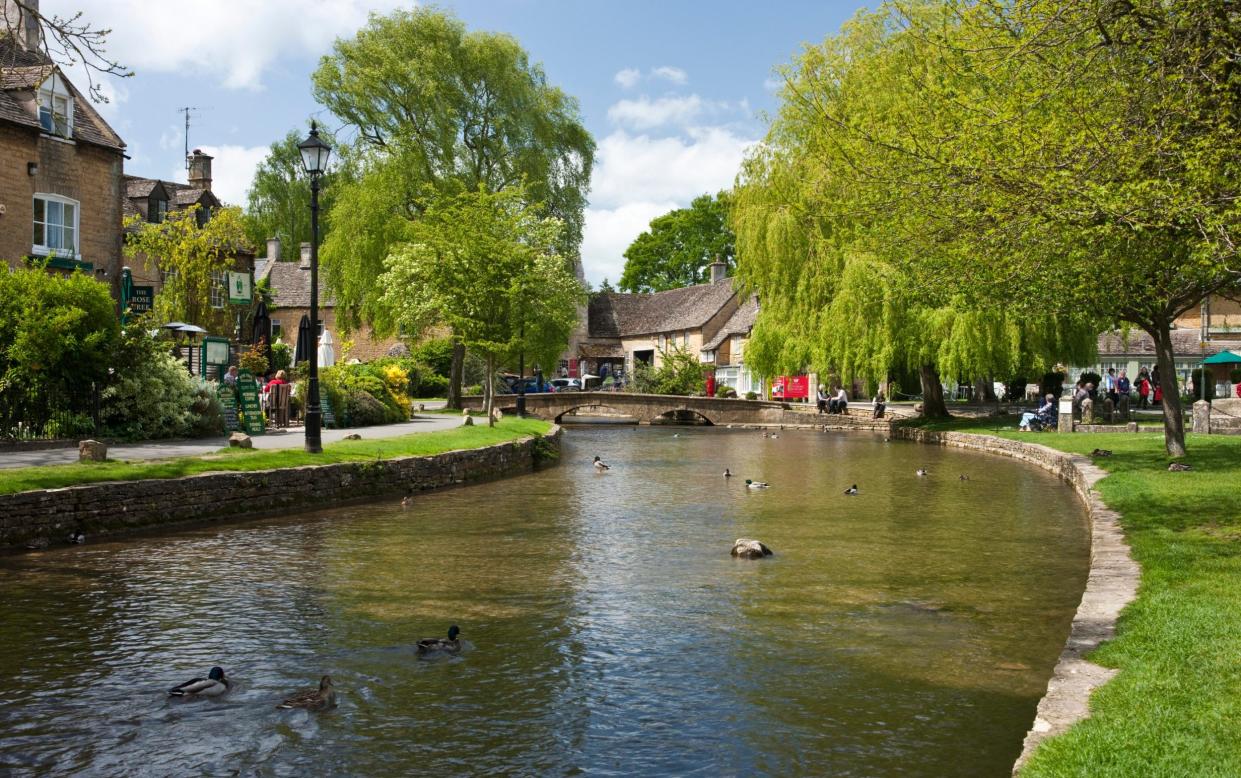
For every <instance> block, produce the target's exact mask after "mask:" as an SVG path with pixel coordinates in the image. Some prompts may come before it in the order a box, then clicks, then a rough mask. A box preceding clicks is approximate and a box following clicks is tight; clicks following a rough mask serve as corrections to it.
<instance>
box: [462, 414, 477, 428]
mask: <svg viewBox="0 0 1241 778" xmlns="http://www.w3.org/2000/svg"><path fill="white" fill-rule="evenodd" d="M461 426H462V427H473V426H474V417H473V416H466V417H465V418H464V419H462V420H461Z"/></svg>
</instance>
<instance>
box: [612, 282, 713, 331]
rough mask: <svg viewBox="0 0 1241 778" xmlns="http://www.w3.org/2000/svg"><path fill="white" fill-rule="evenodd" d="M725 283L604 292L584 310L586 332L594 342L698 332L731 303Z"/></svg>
mask: <svg viewBox="0 0 1241 778" xmlns="http://www.w3.org/2000/svg"><path fill="white" fill-rule="evenodd" d="M733 294H735V293H734V291H733V286H732V284H731V283H730V282H728V281H721V282H720V283H718V284H698V285H696V286H687V287H684V288H682V289H670V290H668V291H666V292H653V293H651V294H624V293H621V292H605V293H600V294H597V295H595V296H594V297H593V298H592V299H591V301H590V307H589V309H588V322H587V325H588V331H589V333H590V336H591V337H596V338H623V337H629V336H632V335H648V334H654V333H659V332H676V331H679V330H694V329H699V328H701V327H702V326H703V325H704V324H706V323H707V321H708V320H710V318H711V317H712V316H714V315H715V314H717V313H719V311H720V309H721V308H723V307H724V306H725V305H727V304H728V301H729V300H731V299H732V297H733Z"/></svg>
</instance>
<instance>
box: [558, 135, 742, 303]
mask: <svg viewBox="0 0 1241 778" xmlns="http://www.w3.org/2000/svg"><path fill="white" fill-rule="evenodd" d="M755 142H756V141H754V140H752V139H749V138H744V137H741V136H740V135H737V134H736V133H734V132H732V131H731V130H729V129H727V128H723V127H699V128H692V129H689V130H687V131H686V132H685V133H684V134H683V135H681V136H677V137H670V138H652V137H650V136H649V135H634V134H630V133H628V132H626V131H624V130H617V131H616V132H613V133H612V134H611V135H608V136H607V137H606V138H604V139H602V140H601V141H600V142H599V147H598V150H597V155H596V157H595V170H594V174H593V175H592V177H591V207H590V208H588V209H587V210H586V223H585V226H584V229H583V235H582V266H583V270H584V271H585V274H586V278H587V280H588V281H590V282H591V283H592V284H594V285H596V286H597V285H598V284H599V283H600V282H601V281H602V280H603V278H604V277H605V276H606V277H607V278H609V279H611V280H612V282H613V283H615V282H616V280H617V279H619V278H620V274H621V271H622V270H623V269H624V267H625V258H624V256H623V254H624V251H625V249H626V248H628V247H629V244H630V243H632V242H633V240H634V238H636V237H638V235H640V234H641V233H642V232H643V231H645V230H646V228H647V227H648V226H649V225H650V221H651V219H653V218H655V217H656V216H659V215H660V214H663V213H667V212H668V211H670V210H672V209H673V208H683V207H685V206H687V205H689V202H690V201H691V200H693V199H694V198H695V197H697V196H698V195H700V194H703V193H705V192H717V191H719V190H721V189H727V188H729V187H731V186H732V184H733V180H734V179H735V178H736V176H737V171H738V170H739V169H740V167H741V159H742V156H743V155H744V154H745V152H746V149H748V148H749V147H750V146H751V145H753V144H754V143H755Z"/></svg>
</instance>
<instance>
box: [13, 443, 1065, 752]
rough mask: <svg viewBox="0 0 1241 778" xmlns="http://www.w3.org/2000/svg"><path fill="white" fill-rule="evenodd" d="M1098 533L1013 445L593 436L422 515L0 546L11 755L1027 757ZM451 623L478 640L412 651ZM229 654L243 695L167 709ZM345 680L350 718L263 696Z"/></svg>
mask: <svg viewBox="0 0 1241 778" xmlns="http://www.w3.org/2000/svg"><path fill="white" fill-rule="evenodd" d="M674 434H675V435H676V437H674ZM595 454H599V455H601V456H603V458H604V459H605V460H607V461H609V462H610V463H611V464H612V466H613V468H612V470H610V471H608V472H606V473H601V474H600V473H596V472H595V471H594V468H593V467H591V466H590V460H591V457H592V456H593V455H595ZM726 466H727V467H729V468H731V469H732V471H733V472H734V473H736V474H737V476H738V477H737V478H734V479H732V481H731V482H725V480H724V479H723V478H722V477H721V475H720V474H721V473H722V472H723V470H724V467H726ZM918 467H926V468H928V469H929V470H930V471H931V476H930V477H928V478H917V477H915V476H914V470H915V469H917V468H918ZM962 473H964V474H968V475H969V480H968V481H962V480H959V478H958V475H959V474H962ZM745 478H753V479H755V480H765V481H769V482H771V483H772V488H771V489H769V490H766V491H762V492H750V491H747V490H746V489H745V488H744V484H743V483H742V481H743V479H745ZM854 482H856V483H857V484H859V486H860V488H861V494H860V495H858V496H845V495H844V494H843V490H844V489H845V488H846V487H847V486H849V484H851V483H854ZM746 536H748V537H757V538H760V539H761V540H763V542H765V543H766V544H767V545H769V546H771V547H772V548H773V549H774V550H775V552H776V556H775V557H772V558H769V559H766V560H762V561H758V562H740V561H737V560H734V559H732V558H731V557H730V556H729V554H728V551H729V548H730V547H731V544H732V541H733V540H734V539H735V538H738V537H746ZM1086 543H1087V532H1086V525H1085V519H1084V515H1083V511H1082V510H1081V508H1080V506H1079V505H1078V504H1077V503H1076V502H1075V500H1074V498H1073V496H1072V494H1071V492H1070V491H1069V489H1068V488H1066V487H1065V486H1063V485H1062V484H1060V483H1059V482H1057V481H1055V480H1054V479H1052V478H1051V477H1049V476H1047V475H1045V474H1043V473H1041V472H1039V471H1036V470H1034V469H1033V468H1029V467H1026V466H1021V465H1018V464H1016V463H1013V462H1009V461H1006V460H1003V459H999V458H992V457H986V456H984V455H979V454H972V453H968V452H958V451H950V450H943V449H938V448H931V447H920V446H916V445H914V444H904V443H884V442H883V440H882V438H879V437H868V436H836V435H825V434H821V433H797V432H786V433H782V434H781V436H780V437H779V438H778V439H775V440H771V439H764V438H763V437H762V436H761V434H760V433H757V432H742V431H726V430H712V429H686V428H680V429H671V428H662V429H659V428H656V429H648V428H642V429H638V428H627V427H609V428H603V429H600V428H594V429H590V428H574V429H571V430H570V431H568V432H567V433H566V438H565V447H564V455H563V461H562V464H561V465H560V466H559V467H556V468H552V469H549V470H546V471H543V472H541V473H538V474H535V475H531V476H526V477H521V478H516V479H510V480H507V481H502V482H496V483H492V484H487V485H482V486H474V487H469V488H465V489H457V490H451V491H445V492H442V493H438V494H432V495H425V496H423V497H420V498H418V499H417V500H416V501H415V505H414V507H412V508H410V509H405V510H403V509H401V508H400V507H399V505H396V504H395V501H394V502H393V503H391V504H376V505H368V506H354V507H349V508H341V509H335V510H329V511H323V512H318V513H313V514H305V515H300V516H290V517H287V518H282V519H273V520H269V521H263V522H251V523H246V524H238V525H231V526H216V527H204V528H200V529H195V530H189V531H184V532H179V533H175V534H168V535H163V536H158V537H149V538H144V539H141V540H134V541H130V542H127V543H107V544H97V545H87V546H84V547H75V548H71V549H63V550H57V551H52V552H46V553H39V554H30V555H25V556H15V557H8V558H4V559H0V623H2V624H3V625H4V629H3V632H2V633H0V679H3V681H2V683H0V773H3V772H5V771H11V772H13V773H15V774H25V773H28V772H29V773H36V772H38V773H42V772H82V773H88V774H99V775H108V774H111V775H118V774H126V775H142V774H147V775H170V774H186V773H189V774H210V775H214V774H237V773H238V771H240V772H241V773H242V774H257V775H295V774H296V775H304V774H320V775H323V774H341V775H397V774H406V773H413V772H418V773H427V772H452V773H470V774H478V773H503V774H529V775H542V774H576V773H582V772H588V773H592V774H601V775H652V774H677V775H685V774H697V775H719V774H735V775H740V774H753V773H764V774H819V775H822V774H833V775H897V774H900V775H927V776H938V775H948V774H951V775H1006V774H1007V772H1008V770H1009V767H1010V765H1011V763H1012V760H1013V759H1014V758H1015V757H1016V755H1017V752H1018V751H1019V748H1020V743H1021V739H1022V736H1023V735H1024V732H1025V729H1026V728H1027V727H1028V726H1029V723H1030V722H1031V721H1032V720H1033V715H1034V706H1035V704H1036V702H1037V700H1038V697H1039V696H1040V695H1041V694H1042V691H1043V688H1044V686H1045V684H1046V679H1047V678H1048V676H1049V675H1050V672H1051V668H1052V666H1053V664H1054V662H1055V659H1056V657H1057V655H1058V654H1059V650H1060V647H1061V645H1062V644H1063V641H1064V638H1065V636H1066V634H1067V631H1068V624H1069V621H1070V619H1071V618H1072V612H1073V609H1074V607H1075V606H1076V603H1077V601H1078V599H1079V598H1080V593H1081V589H1082V587H1083V585H1084V580H1085V570H1086V564H1087V547H1086ZM453 623H456V624H459V625H460V626H461V628H462V637H464V638H467V639H468V640H470V641H471V642H472V643H473V644H474V645H475V646H476V648H475V650H473V651H470V652H468V653H466V654H465V655H463V656H460V657H454V658H450V659H445V660H441V661H435V662H425V661H419V660H417V659H416V657H415V652H414V649H413V644H414V642H415V641H416V640H417V639H418V638H422V637H438V636H442V635H443V634H445V631H446V630H447V628H448V626H449V625H450V624H453ZM214 664H220V665H222V666H224V668H225V669H226V670H227V672H228V674H229V676H230V678H231V679H233V680H234V682H235V683H236V687H235V688H234V690H233V691H232V692H230V693H229V694H228V695H226V696H224V697H222V698H219V699H213V700H193V701H170V700H168V699H166V698H165V696H164V692H165V690H166V689H167V688H169V687H171V686H174V685H176V684H177V683H180V682H182V681H185V680H187V679H188V678H190V677H192V676H194V675H201V674H204V673H205V672H206V670H207V669H208V668H210V667H211V666H212V665H214ZM324 673H330V674H331V675H332V677H333V679H335V681H336V687H337V690H338V693H339V699H340V706H339V707H338V708H337V709H336V710H335V711H332V712H330V713H326V714H319V715H315V714H309V713H307V712H305V711H277V710H275V707H274V706H275V704H276V703H277V702H278V701H279V700H280V699H282V698H283V697H284V696H285V695H287V694H288V693H290V692H293V691H298V690H300V689H303V688H309V687H313V686H314V685H315V684H316V683H317V680H318V678H319V676H321V675H322V674H324Z"/></svg>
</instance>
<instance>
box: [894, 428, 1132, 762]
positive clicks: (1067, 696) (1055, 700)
mask: <svg viewBox="0 0 1241 778" xmlns="http://www.w3.org/2000/svg"><path fill="white" fill-rule="evenodd" d="M892 437H894V438H900V439H904V440H913V441H917V442H919V443H929V444H932V445H940V446H951V447H953V448H963V449H970V450H973V451H982V452H986V453H990V454H998V455H1000V456H1006V457H1010V458H1012V459H1018V460H1021V461H1023V462H1029V463H1031V464H1034V465H1037V466H1039V467H1041V468H1043V469H1044V470H1047V471H1049V472H1051V473H1054V474H1055V475H1057V476H1059V477H1060V478H1061V479H1063V480H1064V481H1067V482H1068V483H1069V484H1070V485H1071V486H1072V487H1073V489H1074V491H1076V492H1077V496H1078V497H1079V498H1080V499H1081V501H1082V502H1083V503H1084V504H1085V506H1086V513H1087V515H1088V517H1089V519H1090V571H1089V574H1088V576H1087V579H1086V590H1085V591H1084V592H1083V593H1082V599H1081V603H1080V604H1078V606H1077V613H1076V614H1074V616H1073V624H1072V627H1071V628H1070V630H1069V637H1068V640H1067V641H1065V644H1064V649H1063V650H1062V651H1061V653H1060V659H1059V660H1058V661H1057V662H1056V667H1055V670H1054V671H1053V672H1052V677H1051V680H1050V681H1048V683H1047V692H1046V693H1045V694H1044V695H1043V698H1042V699H1041V700H1039V704H1038V710H1037V712H1036V713H1035V718H1034V725H1033V726H1032V727H1031V728H1030V730H1029V732H1027V733H1026V737H1025V742H1024V743H1023V745H1022V750H1021V755H1020V756H1019V757H1018V758H1017V761H1016V762H1015V763H1014V765H1013V773H1014V774H1016V773H1017V772H1018V771H1019V770H1020V769H1021V768H1022V766H1024V765H1025V763H1026V761H1027V760H1029V758H1030V756H1031V754H1033V753H1034V750H1035V749H1036V748H1038V746H1039V744H1041V743H1042V742H1043V741H1044V740H1046V739H1047V738H1049V737H1053V736H1055V735H1059V734H1061V733H1063V732H1064V731H1066V730H1067V729H1068V728H1069V727H1071V726H1072V725H1073V724H1075V723H1077V722H1078V721H1081V720H1083V719H1085V718H1087V717H1089V716H1090V695H1091V694H1092V693H1093V692H1094V690H1095V689H1097V688H1098V687H1100V686H1102V685H1103V684H1105V683H1107V682H1108V681H1109V680H1111V679H1112V678H1113V677H1114V676H1115V675H1116V674H1117V673H1118V672H1119V671H1118V670H1114V669H1111V668H1107V667H1103V666H1101V665H1097V664H1095V663H1093V662H1090V661H1088V660H1087V659H1086V658H1085V657H1086V655H1087V654H1089V653H1090V652H1091V651H1093V650H1094V649H1096V648H1098V647H1099V645H1100V644H1101V643H1103V642H1105V641H1107V640H1111V639H1112V638H1114V637H1115V636H1116V621H1117V619H1118V618H1119V617H1120V612H1121V610H1123V609H1124V608H1125V606H1126V605H1128V604H1129V603H1130V602H1132V601H1133V600H1134V598H1135V597H1137V592H1138V583H1139V578H1140V573H1141V571H1140V569H1139V567H1138V564H1137V562H1135V561H1134V559H1133V557H1132V555H1131V554H1130V553H1129V544H1128V543H1126V542H1125V537H1124V533H1123V531H1122V530H1121V527H1120V515H1119V514H1118V513H1117V512H1116V511H1114V510H1112V509H1111V508H1109V507H1107V505H1105V504H1104V502H1103V499H1102V497H1100V496H1099V493H1098V492H1097V491H1096V490H1095V488H1094V485H1095V484H1096V483H1098V481H1099V480H1101V479H1102V478H1104V477H1105V476H1106V475H1107V472H1106V471H1104V470H1103V469H1102V468H1100V467H1097V466H1096V465H1095V464H1094V463H1093V462H1091V461H1090V459H1089V458H1087V457H1084V456H1079V455H1076V454H1066V453H1064V452H1062V451H1057V450H1055V449H1052V448H1048V447H1047V446H1040V445H1038V444H1036V443H1025V442H1022V441H1019V440H1008V439H1006V438H997V437H994V436H991V435H980V434H977V433H965V432H946V431H935V430H924V429H919V428H916V427H899V426H897V427H893V428H892Z"/></svg>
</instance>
